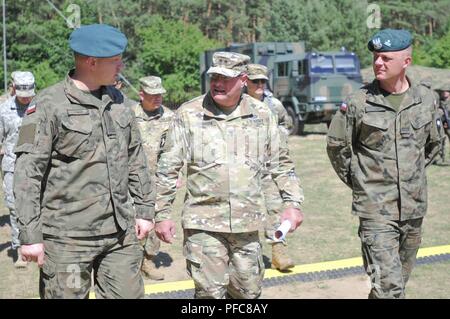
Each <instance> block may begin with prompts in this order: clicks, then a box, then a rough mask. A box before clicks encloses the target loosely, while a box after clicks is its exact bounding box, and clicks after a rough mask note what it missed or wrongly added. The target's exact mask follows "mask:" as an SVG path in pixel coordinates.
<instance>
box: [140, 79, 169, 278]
mask: <svg viewBox="0 0 450 319" xmlns="http://www.w3.org/2000/svg"><path fill="white" fill-rule="evenodd" d="M139 83H140V85H141V90H140V92H139V96H140V100H141V102H140V103H139V105H136V107H134V113H135V115H136V121H137V124H138V127H139V130H140V131H141V136H142V146H143V148H144V151H145V154H146V155H147V160H148V167H149V169H150V175H151V177H154V176H155V171H156V165H157V160H158V154H159V152H160V145H162V144H164V140H165V135H166V133H167V130H168V128H169V125H170V123H171V121H172V119H173V115H174V114H173V112H172V111H171V110H170V109H168V108H167V107H165V106H164V105H162V101H163V96H162V95H163V94H165V93H166V90H165V89H164V87H163V86H162V84H161V78H159V77H157V76H147V77H143V78H141V79H139ZM160 246H161V242H160V240H159V239H158V237H157V236H156V234H155V232H154V231H153V230H152V231H151V232H150V233H149V235H148V237H147V238H146V241H145V245H144V257H145V258H144V262H143V263H142V268H141V270H142V272H143V273H144V274H145V275H146V276H147V277H148V278H150V279H153V280H163V279H164V274H163V273H162V272H161V271H158V270H157V269H156V267H155V263H154V260H153V259H154V257H155V256H156V255H157V254H158V252H159V248H160Z"/></svg>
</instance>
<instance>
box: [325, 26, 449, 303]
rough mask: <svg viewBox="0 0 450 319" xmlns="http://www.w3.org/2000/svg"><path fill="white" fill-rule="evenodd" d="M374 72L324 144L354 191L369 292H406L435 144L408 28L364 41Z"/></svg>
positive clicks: (430, 99) (430, 101) (432, 116)
mask: <svg viewBox="0 0 450 319" xmlns="http://www.w3.org/2000/svg"><path fill="white" fill-rule="evenodd" d="M368 49H369V50H370V51H371V52H372V54H373V71H374V73H375V80H374V81H373V82H372V83H370V84H368V85H366V86H364V87H362V88H361V89H360V90H359V91H357V92H356V93H354V94H353V95H351V96H349V97H348V98H347V100H346V101H345V103H343V104H342V106H341V108H340V111H338V112H337V113H336V115H335V116H334V118H333V120H332V122H331V126H330V129H329V131H328V136H327V151H328V156H329V158H330V160H331V163H332V165H333V167H334V169H335V171H336V173H337V174H338V176H339V177H340V179H341V180H342V181H343V182H344V183H345V184H347V185H348V186H349V187H350V188H351V189H352V191H353V205H352V213H353V214H354V215H357V216H358V217H359V222H360V226H359V231H358V235H359V237H360V238H361V243H362V256H363V260H364V267H365V269H366V272H367V274H368V275H369V277H370V279H371V282H372V289H371V291H370V294H369V298H404V297H405V286H406V282H407V281H408V279H409V276H410V274H411V271H412V269H413V267H414V264H415V261H416V254H417V251H418V249H419V246H420V243H421V241H422V235H421V234H422V222H423V217H424V216H425V213H426V210H427V181H426V175H425V168H426V167H427V166H428V165H429V164H430V163H432V161H433V159H434V157H435V156H436V155H437V153H438V152H439V147H440V139H441V137H440V134H439V122H438V121H437V119H438V112H437V103H436V99H435V98H434V95H433V93H432V91H431V90H430V89H429V88H427V87H425V86H424V85H421V83H420V82H415V81H414V79H411V78H409V77H407V76H406V69H407V68H408V67H409V66H410V65H411V62H412V36H411V34H410V33H409V32H408V31H406V30H393V29H384V30H380V31H379V32H377V33H376V34H375V35H374V36H373V37H372V38H371V39H370V41H369V43H368Z"/></svg>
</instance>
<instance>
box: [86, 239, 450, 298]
mask: <svg viewBox="0 0 450 319" xmlns="http://www.w3.org/2000/svg"><path fill="white" fill-rule="evenodd" d="M441 254H450V245H444V246H436V247H428V248H421V249H419V252H418V253H417V258H421V257H428V256H434V255H441ZM362 265H363V262H362V258H361V257H355V258H348V259H341V260H334V261H326V262H321V263H315V264H306V265H298V266H295V267H294V268H292V269H290V271H288V272H280V271H278V270H275V269H266V271H265V274H264V278H267V279H269V278H275V277H282V276H288V275H296V274H305V273H309V272H318V271H327V270H337V269H343V268H350V267H357V266H362ZM187 289H194V282H193V281H192V280H183V281H174V282H164V283H160V284H152V285H146V286H145V294H146V295H149V294H157V293H164V292H171V291H177V290H187ZM89 298H90V299H92V298H95V293H90V294H89Z"/></svg>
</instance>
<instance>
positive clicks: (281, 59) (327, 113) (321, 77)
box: [200, 41, 362, 134]
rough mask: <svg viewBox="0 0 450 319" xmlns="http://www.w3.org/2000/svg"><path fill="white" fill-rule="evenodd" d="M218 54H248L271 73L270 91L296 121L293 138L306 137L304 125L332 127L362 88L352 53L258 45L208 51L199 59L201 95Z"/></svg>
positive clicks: (302, 45) (299, 45) (290, 45)
mask: <svg viewBox="0 0 450 319" xmlns="http://www.w3.org/2000/svg"><path fill="white" fill-rule="evenodd" d="M217 51H230V52H238V53H242V54H246V55H248V56H250V57H251V59H252V62H254V63H259V64H263V65H265V66H267V67H268V68H269V70H270V76H269V83H268V86H269V90H271V91H272V92H273V94H274V95H275V97H277V98H278V99H279V100H280V101H281V102H282V103H283V105H284V107H285V108H286V110H287V112H288V113H289V115H290V116H291V117H292V120H293V123H294V125H293V128H292V130H291V132H290V133H291V134H303V132H304V125H305V124H315V123H327V125H329V123H330V122H331V118H332V116H333V114H334V113H335V112H336V110H337V109H338V108H339V107H340V106H341V103H342V100H343V99H344V98H345V97H346V96H347V95H348V94H349V93H351V92H352V91H354V90H356V89H358V88H359V87H361V85H362V79H361V72H360V64H359V59H358V57H357V56H356V55H355V54H354V53H353V52H348V51H346V50H345V49H342V50H341V51H336V52H307V51H306V50H305V42H304V41H300V42H256V43H249V44H232V45H230V46H229V47H226V48H221V49H215V50H208V51H205V52H204V53H203V54H201V56H200V76H201V86H202V92H203V93H205V92H206V91H207V90H208V87H209V77H208V76H207V74H206V71H207V70H208V68H209V66H210V65H211V61H212V56H213V54H214V52H217Z"/></svg>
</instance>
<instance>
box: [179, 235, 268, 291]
mask: <svg viewBox="0 0 450 319" xmlns="http://www.w3.org/2000/svg"><path fill="white" fill-rule="evenodd" d="M184 256H185V257H186V267H187V272H188V274H189V275H190V276H191V278H192V279H193V280H194V283H195V298H197V299H204V298H209V299H210V298H214V299H224V298H234V299H256V298H258V297H259V296H260V295H261V288H262V281H263V277H264V263H263V260H262V247H261V243H260V242H259V235H258V232H249V233H236V234H233V233H217V232H205V231H201V230H194V229H185V230H184Z"/></svg>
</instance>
